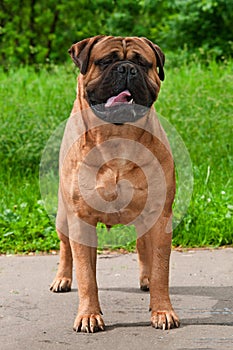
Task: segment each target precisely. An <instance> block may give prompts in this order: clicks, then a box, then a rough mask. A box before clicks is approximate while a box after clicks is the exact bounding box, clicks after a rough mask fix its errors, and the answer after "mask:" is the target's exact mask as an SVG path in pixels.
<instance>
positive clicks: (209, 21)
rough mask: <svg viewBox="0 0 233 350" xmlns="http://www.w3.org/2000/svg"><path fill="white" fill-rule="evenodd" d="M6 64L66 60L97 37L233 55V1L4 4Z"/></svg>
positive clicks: (1, 30) (1, 49)
mask: <svg viewBox="0 0 233 350" xmlns="http://www.w3.org/2000/svg"><path fill="white" fill-rule="evenodd" d="M0 23H1V24H0V38H1V46H0V60H1V64H2V65H4V66H5V67H6V68H7V67H8V66H9V65H18V64H19V63H23V64H39V63H46V62H47V63H49V62H51V61H53V62H64V61H65V60H66V59H67V57H68V55H67V50H68V48H69V46H70V45H71V44H72V42H74V41H78V40H81V39H83V38H85V37H89V36H93V35H96V34H109V35H123V36H132V35H133V36H146V37H148V38H149V39H151V40H152V41H154V42H156V43H158V44H159V45H161V46H162V48H163V49H164V50H165V51H168V50H173V51H174V50H177V49H183V48H184V47H187V48H188V49H190V50H192V51H198V52H199V53H200V54H201V55H202V56H204V57H206V55H207V53H208V54H210V55H214V56H216V57H221V56H229V55H231V54H232V45H233V44H232V23H233V2H232V0H218V1H216V0H201V1H200V0H186V1H183V0H144V1H143V0H122V1H116V0H115V1H113V0H95V1H94V0H79V1H76V0H69V1H66V0H40V1H39V0H32V1H30V2H29V1H28V0H21V1H14V0H2V1H1V3H0Z"/></svg>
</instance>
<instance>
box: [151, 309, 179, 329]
mask: <svg viewBox="0 0 233 350" xmlns="http://www.w3.org/2000/svg"><path fill="white" fill-rule="evenodd" d="M151 325H152V327H154V328H160V329H162V330H165V329H171V328H175V327H179V326H180V321H179V318H178V316H177V315H176V313H175V311H174V310H173V309H171V310H163V311H152V314H151Z"/></svg>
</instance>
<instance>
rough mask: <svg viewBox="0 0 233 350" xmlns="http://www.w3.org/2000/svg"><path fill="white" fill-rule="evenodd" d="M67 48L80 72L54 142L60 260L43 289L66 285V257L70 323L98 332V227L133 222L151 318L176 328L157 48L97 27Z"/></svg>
mask: <svg viewBox="0 0 233 350" xmlns="http://www.w3.org/2000/svg"><path fill="white" fill-rule="evenodd" d="M69 54H70V56H71V58H72V60H73V61H74V63H75V64H76V65H77V66H78V68H79V70H80V74H79V75H78V84H77V96H76V99H75V102H74V105H73V109H72V112H71V115H70V118H69V119H68V122H67V125H66V128H65V131H64V136H63V141H62V145H61V149H60V159H59V175H60V184H59V201H58V213H57V219H56V228H57V232H58V236H59V238H60V263H59V268H58V271H57V274H56V277H55V279H54V281H53V282H52V284H51V286H50V290H51V291H53V292H68V291H70V289H71V283H72V266H73V261H74V264H75V267H76V278H77V282H78V295H79V307H78V313H77V317H76V319H75V322H74V326H73V329H74V330H75V331H76V332H92V333H93V332H97V331H100V330H104V329H105V324H104V321H103V318H102V312H101V308H100V303H99V299H98V287H97V280H96V259H97V248H96V247H97V237H96V225H97V223H98V222H102V223H104V224H106V226H107V227H108V228H110V227H111V226H113V225H115V224H119V223H122V224H125V225H130V224H133V225H135V227H136V230H137V243H136V248H137V252H138V260H139V268H140V288H141V289H142V290H144V291H147V290H149V291H150V306H149V308H150V311H151V325H152V326H153V327H155V328H160V329H170V328H174V327H179V324H180V323H179V318H178V316H177V315H176V313H175V311H174V310H173V307H172V304H171V301H170V297H169V290H168V289H169V286H168V279H169V259H170V252H171V239H172V203H173V201H174V196H175V187H176V185H175V171H174V162H173V158H172V154H171V150H170V147H169V142H168V140H167V137H166V134H165V132H164V130H163V128H162V126H161V125H160V123H159V121H158V118H157V117H156V114H155V110H154V107H153V104H154V102H155V101H156V99H157V97H158V94H159V90H160V85H161V81H163V80H164V62H165V56H164V54H163V52H162V50H161V49H160V47H159V46H157V45H156V44H154V43H152V42H151V41H150V40H148V39H147V38H139V37H113V36H104V35H99V36H95V37H92V38H88V39H84V40H82V41H80V42H77V43H75V44H73V45H72V46H71V48H70V50H69ZM110 234H111V233H110Z"/></svg>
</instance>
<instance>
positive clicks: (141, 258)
mask: <svg viewBox="0 0 233 350" xmlns="http://www.w3.org/2000/svg"><path fill="white" fill-rule="evenodd" d="M137 252H138V262H139V269H140V279H139V280H140V288H141V290H143V291H148V290H149V284H150V274H151V262H152V245H151V237H150V234H145V235H143V236H142V237H140V238H138V239H137Z"/></svg>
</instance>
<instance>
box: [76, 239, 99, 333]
mask: <svg viewBox="0 0 233 350" xmlns="http://www.w3.org/2000/svg"><path fill="white" fill-rule="evenodd" d="M70 245H71V249H72V255H73V259H74V263H75V268H76V277H77V282H78V294H79V307H78V314H77V317H76V319H75V322H74V327H73V328H74V330H75V331H76V332H87V333H88V332H92V333H94V332H96V331H98V330H104V327H105V325H104V321H103V319H102V317H101V310H100V304H99V299H98V288H97V281H96V257H97V252H96V248H93V247H89V246H86V245H82V244H79V243H77V242H75V241H72V240H70Z"/></svg>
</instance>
